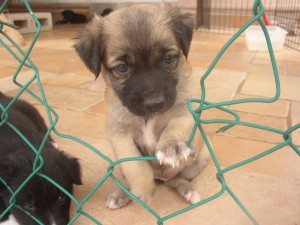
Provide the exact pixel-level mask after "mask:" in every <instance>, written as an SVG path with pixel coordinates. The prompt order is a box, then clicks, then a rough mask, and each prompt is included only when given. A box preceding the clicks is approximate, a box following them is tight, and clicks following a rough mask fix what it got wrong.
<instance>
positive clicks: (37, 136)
mask: <svg viewBox="0 0 300 225" xmlns="http://www.w3.org/2000/svg"><path fill="white" fill-rule="evenodd" d="M10 101H11V98H8V97H6V96H5V95H4V94H2V93H1V92H0V103H1V104H2V105H4V107H6V106H7V105H8V104H9V102H10ZM2 112H3V110H2V109H1V108H0V115H1V114H2ZM8 121H9V122H10V123H11V124H13V125H14V126H15V127H17V128H18V129H19V131H20V132H21V133H22V134H23V135H24V136H25V137H26V138H27V139H28V140H29V141H30V142H31V143H32V144H33V145H34V147H35V148H36V149H38V148H39V146H40V144H41V142H42V140H43V138H44V136H45V133H46V132H47V126H46V124H45V122H44V120H43V118H42V117H41V115H40V114H39V112H38V111H37V110H36V109H35V108H34V107H33V106H31V105H30V104H28V103H27V102H25V101H22V100H17V101H16V102H15V103H14V104H13V105H12V107H10V109H9V111H8ZM0 122H1V119H0ZM0 139H1V141H0V177H1V178H2V179H3V180H4V181H5V182H6V183H7V184H8V185H9V186H10V188H11V189H12V190H13V191H15V190H17V189H18V188H19V186H20V185H21V184H22V183H23V181H24V180H25V179H26V178H27V177H28V176H29V175H30V174H31V173H32V168H33V163H34V160H35V157H36V154H35V153H34V152H33V150H32V149H31V148H30V147H29V146H28V145H27V144H26V143H25V142H24V141H23V140H22V138H20V136H19V135H18V134H16V133H15V132H14V131H13V130H12V129H11V128H10V127H9V126H8V125H7V123H4V124H3V125H2V126H0ZM42 158H43V160H44V165H43V166H42V168H41V170H40V171H39V172H40V173H42V174H44V175H46V176H48V177H50V178H51V179H53V180H54V181H56V182H57V183H58V184H59V185H61V186H62V187H63V188H65V189H66V190H67V191H68V192H69V193H72V191H73V184H81V169H80V165H79V163H78V160H77V159H76V158H72V157H70V156H67V155H66V154H65V153H63V152H62V151H60V150H59V149H57V148H56V147H55V146H54V145H53V142H52V139H51V138H49V139H48V140H47V142H46V144H45V146H44V148H43V150H42ZM39 164H40V160H39V161H38V164H37V165H39ZM10 197H11V193H10V192H9V190H8V189H7V188H6V187H5V185H4V184H3V183H2V182H0V215H1V214H2V213H3V211H4V210H5V209H6V208H7V206H9V205H10V204H9V200H10ZM70 204H71V200H70V198H69V197H67V195H66V194H64V193H63V192H62V191H61V190H60V189H59V188H57V187H56V186H55V185H54V184H52V183H51V182H49V181H47V180H45V179H44V178H42V177H40V176H38V175H34V176H33V177H32V179H30V180H29V182H28V183H27V184H26V185H25V186H24V188H23V189H22V190H21V191H20V192H19V193H18V194H17V196H16V205H18V206H19V207H21V208H23V209H24V210H25V211H27V212H28V213H30V214H31V215H32V216H34V217H35V218H36V219H38V220H39V221H40V222H42V223H43V224H45V225H53V224H55V225H65V224H67V223H68V222H69V211H70ZM10 213H11V214H13V216H14V217H15V218H16V219H17V221H18V223H20V224H21V225H35V224H38V223H37V222H35V221H34V220H33V219H32V218H31V217H30V216H28V215H26V214H25V213H24V212H23V211H22V210H20V209H18V208H17V207H12V209H11V210H10ZM7 217H8V214H6V215H5V216H4V217H3V218H2V219H1V220H0V221H4V220H5V219H7Z"/></svg>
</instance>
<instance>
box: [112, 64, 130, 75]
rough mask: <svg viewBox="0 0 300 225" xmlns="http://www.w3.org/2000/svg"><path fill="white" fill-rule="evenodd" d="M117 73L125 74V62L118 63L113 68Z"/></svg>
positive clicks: (126, 69)
mask: <svg viewBox="0 0 300 225" xmlns="http://www.w3.org/2000/svg"><path fill="white" fill-rule="evenodd" d="M114 70H115V71H116V72H117V73H119V74H127V72H128V68H127V66H126V65H125V64H120V65H118V66H117V67H115V69H114Z"/></svg>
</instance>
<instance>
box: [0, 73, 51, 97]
mask: <svg viewBox="0 0 300 225" xmlns="http://www.w3.org/2000/svg"><path fill="white" fill-rule="evenodd" d="M55 76H56V74H55V73H51V72H45V71H39V77H40V80H41V82H42V84H43V83H44V82H46V81H47V80H48V79H52V78H54V77H55ZM36 77H37V74H35V72H34V71H33V70H27V71H26V72H20V73H19V74H18V75H17V77H16V81H17V82H18V83H20V85H22V86H24V85H26V84H27V83H28V82H29V81H30V80H31V79H34V78H35V79H34V80H33V82H32V83H31V84H30V86H32V85H36V84H37V79H36ZM0 90H1V91H3V92H10V91H16V90H20V87H19V86H18V85H16V84H15V83H14V82H13V77H12V76H6V77H4V78H2V79H0Z"/></svg>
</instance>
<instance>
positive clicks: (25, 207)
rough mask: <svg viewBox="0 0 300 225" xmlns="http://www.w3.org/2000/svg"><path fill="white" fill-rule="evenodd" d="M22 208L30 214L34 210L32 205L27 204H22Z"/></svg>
mask: <svg viewBox="0 0 300 225" xmlns="http://www.w3.org/2000/svg"><path fill="white" fill-rule="evenodd" d="M23 208H24V209H25V210H26V211H27V212H29V213H31V214H32V213H34V212H35V210H36V207H35V206H34V205H31V204H29V203H27V204H24V205H23Z"/></svg>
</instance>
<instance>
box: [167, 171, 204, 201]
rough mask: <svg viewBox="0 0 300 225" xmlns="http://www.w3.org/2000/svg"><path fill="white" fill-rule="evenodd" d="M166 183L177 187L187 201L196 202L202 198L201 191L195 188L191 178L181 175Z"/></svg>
mask: <svg viewBox="0 0 300 225" xmlns="http://www.w3.org/2000/svg"><path fill="white" fill-rule="evenodd" d="M165 184H166V185H168V186H169V187H171V188H173V189H175V190H176V191H178V192H179V194H180V195H181V196H182V197H184V199H185V200H186V201H189V202H190V203H192V204H194V203H197V202H199V201H200V200H201V195H200V193H199V192H198V191H197V190H195V189H194V188H193V186H192V184H191V182H190V181H189V180H187V179H186V178H184V177H183V176H181V175H179V176H177V177H175V178H174V179H172V180H169V181H166V182H165Z"/></svg>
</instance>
